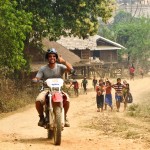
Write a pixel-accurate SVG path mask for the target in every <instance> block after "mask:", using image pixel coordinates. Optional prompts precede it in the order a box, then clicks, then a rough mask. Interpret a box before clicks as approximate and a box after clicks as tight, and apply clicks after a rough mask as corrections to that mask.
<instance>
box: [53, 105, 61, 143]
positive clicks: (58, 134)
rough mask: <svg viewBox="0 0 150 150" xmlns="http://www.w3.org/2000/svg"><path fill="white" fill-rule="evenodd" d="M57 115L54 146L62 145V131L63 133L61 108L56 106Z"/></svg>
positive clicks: (55, 112)
mask: <svg viewBox="0 0 150 150" xmlns="http://www.w3.org/2000/svg"><path fill="white" fill-rule="evenodd" d="M54 114H55V125H54V144H55V145H60V144H61V131H62V122H61V107H59V106H56V107H55V108H54Z"/></svg>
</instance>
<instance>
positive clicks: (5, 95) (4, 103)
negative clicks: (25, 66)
mask: <svg viewBox="0 0 150 150" xmlns="http://www.w3.org/2000/svg"><path fill="white" fill-rule="evenodd" d="M37 93H38V87H37V86H34V85H32V84H30V83H24V84H23V83H22V84H21V82H20V83H19V84H16V83H14V82H9V83H7V85H4V84H3V87H2V88H1V90H0V113H3V112H10V111H14V110H17V109H18V108H21V107H24V106H26V105H28V104H31V103H34V101H35V98H36V95H37Z"/></svg>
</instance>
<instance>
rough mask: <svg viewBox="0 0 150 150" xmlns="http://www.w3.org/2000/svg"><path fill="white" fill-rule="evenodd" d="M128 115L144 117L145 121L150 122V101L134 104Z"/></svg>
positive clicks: (130, 107)
mask: <svg viewBox="0 0 150 150" xmlns="http://www.w3.org/2000/svg"><path fill="white" fill-rule="evenodd" d="M127 115H128V116H132V117H137V118H143V119H144V121H149V122H150V101H147V102H144V103H142V104H132V105H131V106H129V108H128V111H127Z"/></svg>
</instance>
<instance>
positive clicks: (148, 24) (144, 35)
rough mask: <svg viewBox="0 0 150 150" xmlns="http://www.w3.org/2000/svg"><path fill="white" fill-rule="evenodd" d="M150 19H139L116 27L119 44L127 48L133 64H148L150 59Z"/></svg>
mask: <svg viewBox="0 0 150 150" xmlns="http://www.w3.org/2000/svg"><path fill="white" fill-rule="evenodd" d="M149 29H150V19H146V18H139V19H134V20H133V21H132V22H127V23H126V24H125V23H119V24H117V25H116V26H115V31H116V35H117V42H119V43H120V44H123V45H124V46H125V47H126V48H127V52H128V54H129V57H130V60H131V61H132V62H140V63H141V64H143V65H145V64H144V63H145V62H147V60H148V58H149V57H150V50H149V47H150V41H149V39H150V30H149Z"/></svg>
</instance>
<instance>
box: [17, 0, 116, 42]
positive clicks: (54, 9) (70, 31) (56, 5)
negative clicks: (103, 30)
mask: <svg viewBox="0 0 150 150" xmlns="http://www.w3.org/2000/svg"><path fill="white" fill-rule="evenodd" d="M17 2H18V9H19V10H22V9H23V10H25V11H26V12H31V13H32V14H33V20H32V21H33V24H32V29H33V30H32V34H31V36H32V37H33V38H32V39H33V42H37V41H40V40H41V38H42V37H43V36H44V37H45V36H48V37H49V39H50V40H57V39H58V38H59V37H60V36H61V35H64V36H68V35H74V36H79V37H83V38H86V37H87V36H88V35H94V34H96V33H97V30H98V17H101V18H102V19H103V21H104V22H106V21H107V20H108V18H110V17H111V13H112V11H113V8H114V3H113V1H112V0H92V1H90V0H32V1H29V0H21V1H20V0H17Z"/></svg>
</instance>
